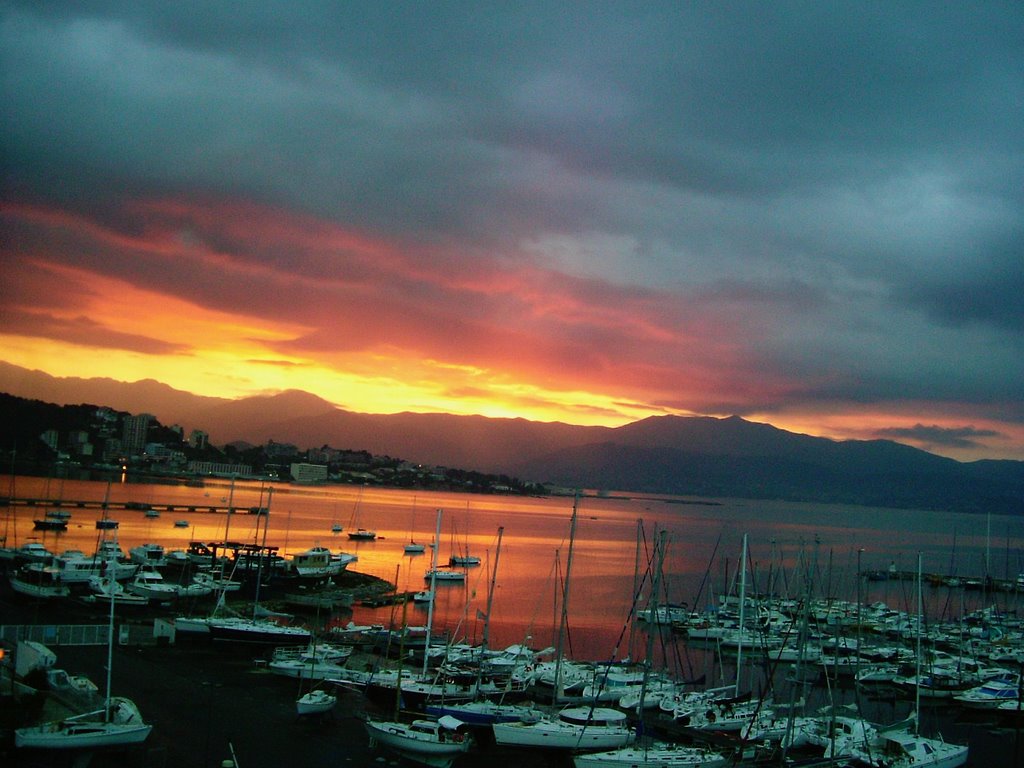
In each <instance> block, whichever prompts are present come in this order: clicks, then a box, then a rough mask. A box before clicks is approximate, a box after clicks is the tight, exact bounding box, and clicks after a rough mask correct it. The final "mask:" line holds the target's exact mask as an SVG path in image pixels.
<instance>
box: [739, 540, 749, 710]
mask: <svg viewBox="0 0 1024 768" xmlns="http://www.w3.org/2000/svg"><path fill="white" fill-rule="evenodd" d="M746 607H747V534H745V533H744V534H743V554H742V555H741V556H740V631H739V638H738V640H739V642H738V643H737V645H736V695H737V696H739V695H740V670H742V669H743V632H744V631H745V624H744V614H745V613H746Z"/></svg>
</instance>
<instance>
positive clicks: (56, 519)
mask: <svg viewBox="0 0 1024 768" xmlns="http://www.w3.org/2000/svg"><path fill="white" fill-rule="evenodd" d="M68 517H71V515H70V514H68V516H67V517H64V516H62V515H61V514H60V513H58V512H47V513H46V515H45V516H44V517H42V518H38V519H36V520H33V521H32V527H33V528H34V529H35V530H37V531H66V530H67V529H68Z"/></svg>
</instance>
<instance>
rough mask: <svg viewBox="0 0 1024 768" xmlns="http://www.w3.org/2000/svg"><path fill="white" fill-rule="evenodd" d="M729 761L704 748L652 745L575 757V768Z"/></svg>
mask: <svg viewBox="0 0 1024 768" xmlns="http://www.w3.org/2000/svg"><path fill="white" fill-rule="evenodd" d="M730 761H731V758H729V757H726V756H724V755H721V754H719V753H717V752H714V751H712V750H711V749H709V748H708V747H697V746H684V745H682V744H670V743H666V742H654V743H652V744H650V745H648V746H631V747H623V748H622V749H613V750H609V751H607V752H589V753H587V754H581V755H575V756H574V757H573V765H574V766H575V768H716V767H717V766H721V765H726V763H728V762H730Z"/></svg>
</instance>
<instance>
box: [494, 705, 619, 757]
mask: <svg viewBox="0 0 1024 768" xmlns="http://www.w3.org/2000/svg"><path fill="white" fill-rule="evenodd" d="M491 730H492V731H493V732H494V740H495V742H496V743H498V744H500V745H502V746H514V747H545V748H548V749H574V750H608V749H618V748H620V747H625V746H626V745H628V744H632V743H633V739H634V737H635V733H634V731H633V729H632V728H631V727H630V726H629V723H628V721H627V719H626V713H625V712H622V711H621V710H618V709H612V708H610V707H587V706H580V707H566V708H565V709H563V710H561V711H560V712H559V713H558V715H557V716H555V717H546V718H543V719H541V720H538V721H537V722H535V723H494V724H493V725H492V726H491Z"/></svg>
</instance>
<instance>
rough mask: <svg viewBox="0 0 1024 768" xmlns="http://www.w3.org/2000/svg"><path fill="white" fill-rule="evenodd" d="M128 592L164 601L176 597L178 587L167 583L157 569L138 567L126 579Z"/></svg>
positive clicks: (148, 598)
mask: <svg viewBox="0 0 1024 768" xmlns="http://www.w3.org/2000/svg"><path fill="white" fill-rule="evenodd" d="M127 589H128V591H129V592H131V593H132V594H135V595H139V596H140V597H144V598H146V599H147V600H154V601H157V602H166V601H168V600H174V599H176V598H177V597H178V587H177V586H175V585H174V584H168V583H167V582H166V581H164V577H163V576H162V575H161V574H160V572H159V571H157V570H155V569H153V568H140V569H139V570H138V572H137V573H136V574H135V575H134V576H132V578H131V579H130V580H129V581H128V585H127Z"/></svg>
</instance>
